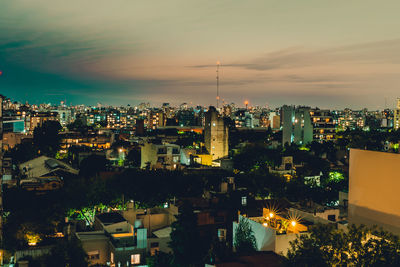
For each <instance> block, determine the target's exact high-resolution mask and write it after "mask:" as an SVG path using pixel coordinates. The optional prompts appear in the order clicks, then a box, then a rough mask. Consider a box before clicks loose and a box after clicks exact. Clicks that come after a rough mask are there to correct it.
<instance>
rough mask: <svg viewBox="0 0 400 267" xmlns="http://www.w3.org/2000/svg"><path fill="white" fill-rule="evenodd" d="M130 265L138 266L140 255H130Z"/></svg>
mask: <svg viewBox="0 0 400 267" xmlns="http://www.w3.org/2000/svg"><path fill="white" fill-rule="evenodd" d="M131 264H140V254H132V255H131Z"/></svg>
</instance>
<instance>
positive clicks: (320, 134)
mask: <svg viewBox="0 0 400 267" xmlns="http://www.w3.org/2000/svg"><path fill="white" fill-rule="evenodd" d="M310 115H311V122H312V124H313V139H314V140H315V141H319V142H322V141H328V140H333V139H334V138H335V134H336V124H335V121H334V119H333V116H332V113H331V111H330V110H327V109H319V108H315V109H312V110H311V111H310Z"/></svg>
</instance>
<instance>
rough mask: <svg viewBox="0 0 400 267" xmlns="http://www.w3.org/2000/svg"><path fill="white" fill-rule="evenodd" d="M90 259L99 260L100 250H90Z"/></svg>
mask: <svg viewBox="0 0 400 267" xmlns="http://www.w3.org/2000/svg"><path fill="white" fill-rule="evenodd" d="M87 255H88V258H89V260H98V259H100V252H99V251H98V250H94V251H89V252H88V253H87Z"/></svg>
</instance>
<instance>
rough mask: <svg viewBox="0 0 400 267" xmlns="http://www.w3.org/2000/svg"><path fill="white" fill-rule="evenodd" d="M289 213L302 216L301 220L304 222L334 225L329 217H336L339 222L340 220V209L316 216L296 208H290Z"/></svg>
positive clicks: (317, 213)
mask: <svg viewBox="0 0 400 267" xmlns="http://www.w3.org/2000/svg"><path fill="white" fill-rule="evenodd" d="M289 212H290V213H293V214H296V215H298V216H300V218H302V219H303V220H306V221H309V222H313V223H322V224H327V223H332V221H330V220H328V215H335V219H336V221H337V220H338V219H339V213H340V211H339V209H331V210H325V212H316V214H315V215H314V213H311V212H307V211H303V210H298V209H295V208H290V209H289Z"/></svg>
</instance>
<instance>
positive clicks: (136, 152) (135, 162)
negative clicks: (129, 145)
mask: <svg viewBox="0 0 400 267" xmlns="http://www.w3.org/2000/svg"><path fill="white" fill-rule="evenodd" d="M126 160H127V161H128V162H129V164H130V165H131V166H134V167H137V168H139V167H140V164H141V154H140V149H135V148H134V149H131V150H130V151H129V153H128V156H127V157H126Z"/></svg>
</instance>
